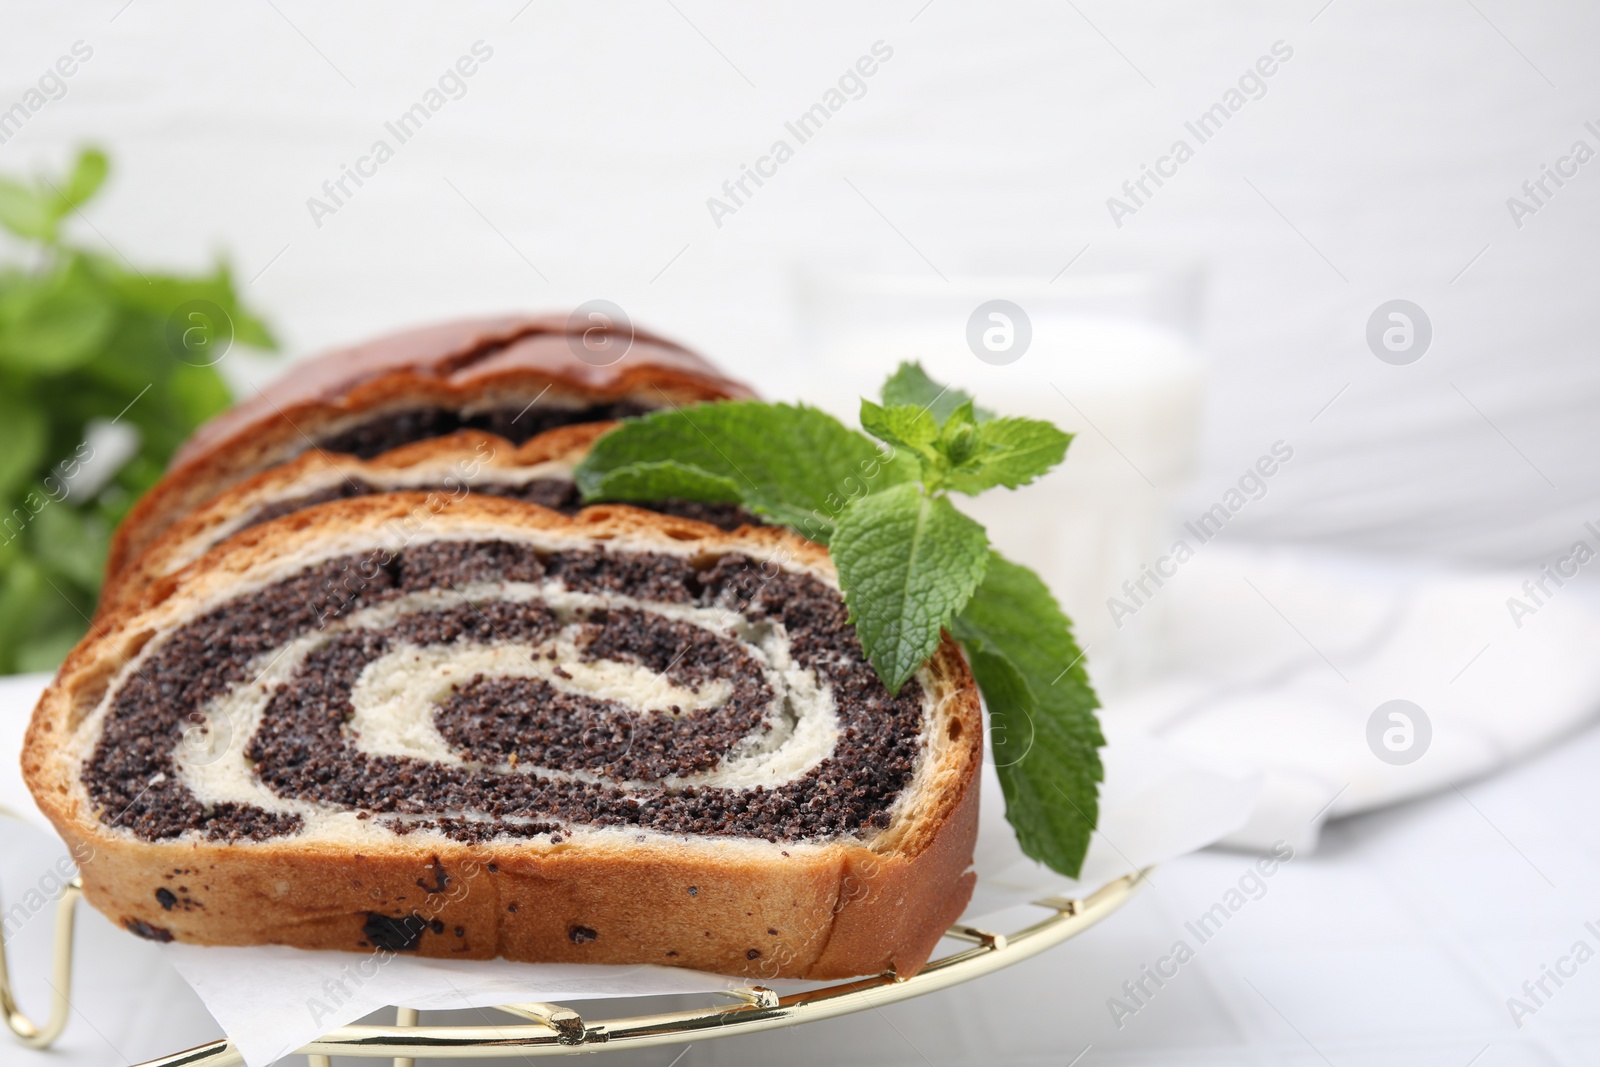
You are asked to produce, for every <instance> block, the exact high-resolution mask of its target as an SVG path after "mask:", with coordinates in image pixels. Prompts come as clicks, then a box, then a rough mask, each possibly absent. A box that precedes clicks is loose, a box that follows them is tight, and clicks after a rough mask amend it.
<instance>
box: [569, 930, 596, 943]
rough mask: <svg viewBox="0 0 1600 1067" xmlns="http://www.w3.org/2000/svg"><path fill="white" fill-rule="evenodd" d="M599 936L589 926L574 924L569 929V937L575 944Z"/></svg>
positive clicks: (586, 941)
mask: <svg viewBox="0 0 1600 1067" xmlns="http://www.w3.org/2000/svg"><path fill="white" fill-rule="evenodd" d="M599 936H600V935H599V934H597V933H595V932H594V931H593V930H591V929H589V928H588V927H587V926H573V927H569V928H568V929H567V937H568V939H569V940H571V941H572V943H573V944H574V945H582V944H586V943H588V942H590V941H593V940H594V939H595V938H597V937H599Z"/></svg>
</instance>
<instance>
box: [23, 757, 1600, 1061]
mask: <svg viewBox="0 0 1600 1067" xmlns="http://www.w3.org/2000/svg"><path fill="white" fill-rule="evenodd" d="M1597 762H1600V728H1595V729H1590V730H1587V731H1585V732H1584V733H1582V734H1580V735H1578V736H1576V737H1573V738H1571V739H1568V740H1566V741H1564V742H1562V743H1560V744H1558V745H1557V746H1555V747H1554V748H1553V749H1552V750H1550V751H1547V752H1545V753H1543V754H1541V755H1539V756H1537V757H1535V758H1533V759H1532V760H1529V761H1527V762H1526V763H1524V764H1522V765H1520V766H1518V767H1516V768H1513V769H1512V770H1510V771H1508V772H1506V773H1504V774H1502V775H1499V776H1497V777H1494V778H1492V779H1489V780H1485V781H1481V782H1476V783H1465V784H1463V785H1462V786H1461V789H1460V791H1459V792H1457V791H1456V790H1454V789H1451V790H1447V791H1446V792H1444V793H1442V794H1439V795H1436V796H1433V797H1431V798H1426V799H1423V800H1421V801H1417V802H1415V803H1411V804H1407V805H1403V806H1401V807H1397V808H1392V809H1389V810H1386V811H1381V812H1377V813H1374V814H1370V815H1366V816H1360V817H1357V818H1355V819H1352V820H1348V821H1344V822H1340V823H1335V824H1333V825H1332V826H1330V827H1329V828H1328V829H1327V830H1326V832H1325V834H1324V837H1323V843H1322V846H1321V848H1320V849H1319V851H1318V852H1317V854H1316V855H1314V856H1304V857H1299V858H1296V859H1295V860H1293V861H1291V862H1289V863H1288V864H1286V865H1285V866H1283V867H1282V868H1281V869H1280V870H1278V872H1277V873H1276V874H1275V875H1274V876H1273V877H1272V878H1271V879H1269V880H1267V882H1266V887H1267V888H1266V892H1265V893H1264V894H1263V895H1261V896H1260V898H1259V899H1256V900H1251V901H1250V902H1249V903H1247V904H1246V905H1245V906H1244V907H1242V908H1240V909H1239V910H1238V911H1237V913H1236V914H1235V915H1234V916H1233V917H1232V918H1231V919H1229V921H1228V922H1227V923H1226V924H1225V925H1224V926H1223V928H1222V929H1221V930H1220V931H1219V932H1217V933H1216V934H1215V935H1214V936H1213V937H1212V938H1211V939H1210V940H1209V941H1207V942H1206V943H1204V944H1201V943H1199V941H1198V940H1197V939H1196V938H1194V937H1193V935H1192V934H1190V933H1188V932H1187V931H1186V930H1185V928H1184V924H1185V923H1186V922H1188V921H1192V920H1194V919H1196V918H1197V917H1198V916H1199V915H1200V914H1201V913H1202V912H1205V911H1206V910H1207V909H1209V908H1210V907H1211V906H1212V905H1213V904H1215V903H1217V902H1218V901H1219V900H1221V898H1222V896H1223V894H1224V893H1225V891H1226V890H1227V889H1228V888H1229V887H1230V886H1231V885H1233V884H1235V883H1236V882H1237V881H1238V879H1239V878H1240V877H1241V876H1242V875H1244V874H1245V873H1246V872H1247V870H1248V869H1250V867H1251V866H1252V864H1253V863H1254V857H1252V856H1247V855H1243V854H1238V853H1229V852H1222V851H1208V852H1205V853H1201V854H1198V855H1193V856H1189V857H1186V858H1184V859H1182V860H1178V861H1175V862H1173V863H1170V864H1168V865H1166V866H1165V867H1163V868H1161V869H1160V870H1159V871H1158V872H1157V873H1156V875H1155V878H1154V882H1153V884H1152V885H1150V886H1149V887H1148V888H1147V889H1146V890H1145V891H1144V892H1143V893H1142V894H1141V895H1140V896H1138V897H1137V898H1136V899H1135V900H1134V901H1133V902H1132V903H1130V904H1129V905H1128V906H1127V907H1126V908H1125V909H1124V910H1123V911H1122V912H1121V913H1119V914H1117V915H1115V916H1113V917H1112V918H1111V919H1109V920H1108V921H1107V922H1105V923H1104V924H1102V925H1101V926H1099V927H1097V928H1095V929H1093V930H1091V931H1089V932H1088V933H1086V934H1084V935H1083V936H1082V937H1080V938H1079V939H1077V940H1075V941H1072V942H1068V943H1067V944H1065V945H1063V946H1061V947H1060V948H1058V949H1055V950H1053V951H1051V952H1049V953H1046V954H1045V955H1043V956H1041V957H1037V958H1035V959H1033V960H1030V961H1028V962H1026V963H1022V964H1019V965H1018V966H1016V967H1014V968H1012V969H1010V970H1007V971H1004V972H1001V973H999V974H996V975H993V976H990V977H989V978H986V979H983V980H981V981H978V982H974V983H972V984H971V985H968V986H965V987H962V988H958V989H954V990H949V991H946V992H943V993H939V994H934V995H931V996H928V997H925V998H923V999H921V1000H917V1001H912V1002H908V1003H904V1004H900V1005H896V1006H893V1007H890V1008H887V1009H884V1010H882V1011H879V1012H869V1013H866V1014H863V1015H858V1016H854V1017H847V1018H842V1019H837V1020H832V1021H829V1022H824V1023H817V1024H814V1025H810V1026H806V1027H800V1028H794V1029H790V1030H787V1031H780V1032H777V1033H774V1034H767V1035H761V1036H756V1037H748V1038H732V1039H727V1040H723V1041H713V1042H706V1043H702V1044H699V1045H696V1046H693V1047H691V1048H690V1049H689V1050H688V1051H687V1052H686V1054H684V1055H683V1058H682V1059H681V1060H678V1061H676V1062H677V1063H678V1065H679V1067H689V1065H693V1064H723V1063H726V1064H744V1063H750V1062H761V1063H763V1064H791V1063H792V1064H797V1065H798V1064H804V1065H806V1067H815V1065H816V1064H817V1063H818V1062H826V1063H873V1064H880V1063H881V1064H907V1065H916V1064H921V1063H930V1064H944V1063H977V1062H985V1063H1020V1064H1040V1065H1044V1064H1051V1065H1055V1067H1063V1065H1066V1064H1072V1063H1076V1064H1078V1065H1080V1067H1095V1065H1098V1064H1140V1065H1144V1064H1150V1065H1156V1064H1159V1065H1163V1067H1171V1065H1185V1064H1323V1063H1331V1064H1339V1065H1346V1064H1365V1065H1379V1064H1396V1065H1399V1064H1405V1065H1416V1064H1440V1065H1456V1067H1465V1065H1467V1064H1469V1063H1470V1064H1473V1065H1474V1067H1498V1065H1505V1064H1571V1065H1577V1064H1587V1063H1594V1062H1597V1061H1600V962H1595V961H1590V962H1589V963H1588V964H1587V965H1585V966H1581V967H1579V968H1578V971H1577V974H1576V976H1575V977H1573V978H1570V979H1567V980H1566V982H1565V985H1564V987H1562V988H1560V989H1559V990H1556V989H1555V986H1554V985H1553V984H1551V985H1550V986H1549V988H1550V989H1552V990H1555V994H1556V995H1555V996H1553V997H1552V998H1550V999H1549V1000H1548V1001H1547V1003H1546V1005H1545V1006H1543V1007H1541V1008H1540V1009H1539V1010H1538V1011H1537V1013H1536V1014H1534V1015H1533V1016H1531V1017H1529V1018H1528V1019H1526V1020H1525V1023H1526V1025H1525V1026H1524V1027H1523V1028H1522V1029H1521V1030H1519V1029H1518V1028H1517V1027H1516V1026H1515V1025H1514V1024H1513V1022H1512V1019H1511V1015H1510V1013H1509V1011H1508V1009H1507V1004H1506V1000H1507V998H1508V997H1510V996H1512V995H1514V994H1518V993H1519V991H1520V987H1521V985H1522V983H1523V982H1524V981H1525V980H1528V979H1537V978H1538V977H1539V976H1540V968H1541V965H1544V964H1552V965H1553V964H1555V963H1556V961H1557V959H1558V957H1561V956H1563V955H1564V954H1566V953H1567V952H1569V951H1570V950H1571V947H1572V945H1573V943H1574V942H1575V941H1577V940H1579V939H1583V940H1586V941H1587V942H1588V943H1589V944H1590V945H1591V947H1595V948H1600V938H1597V937H1596V936H1594V935H1593V934H1590V933H1589V932H1588V931H1586V930H1585V929H1584V923H1585V922H1586V921H1588V920H1596V921H1597V926H1600V893H1597V892H1596V890H1597V889H1600V825H1596V823H1595V821H1594V820H1593V819H1592V818H1590V813H1592V812H1594V811H1595V810H1596V808H1597V807H1600V803H1597V802H1600V781H1597V779H1596V775H1595V774H1594V771H1593V768H1594V766H1595V765H1596V763H1597ZM61 854H62V850H61V846H60V845H59V844H58V843H56V842H54V841H52V840H51V839H49V838H47V837H46V836H45V835H44V834H42V833H40V832H39V831H37V830H34V829H32V828H28V827H24V826H21V825H11V824H6V825H4V826H0V857H3V860H0V885H3V887H4V893H5V902H6V905H7V906H8V907H11V906H15V905H16V904H17V903H18V902H19V901H21V900H23V896H24V894H25V892H26V891H27V890H28V889H29V888H31V887H33V886H35V885H36V884H38V882H39V880H40V878H41V876H42V875H43V874H44V873H45V872H46V870H47V869H48V868H49V867H50V866H51V865H52V864H53V863H54V862H55V860H56V859H57V858H58V857H59V856H60V855H61ZM49 914H50V912H49V911H46V912H42V913H40V914H39V915H36V916H34V917H33V918H32V919H30V920H28V921H27V922H25V923H24V924H23V926H22V927H21V929H20V930H18V931H17V932H16V933H15V934H14V935H13V936H12V938H11V939H10V942H9V944H8V949H9V951H10V952H11V955H12V969H13V973H14V974H15V975H16V979H17V985H18V987H19V990H20V994H21V997H22V1000H23V1004H24V1007H25V1008H28V1009H32V1010H33V1011H35V1012H39V1013H42V1011H43V1009H44V1008H45V1006H46V997H47V996H48V987H47V986H46V984H45V981H44V977H43V976H44V973H45V969H46V965H47V962H48V947H49V941H50V926H51V924H50V921H49V919H48V915H49ZM80 932H81V936H80V941H79V947H78V957H77V959H78V967H79V973H78V978H77V981H76V985H75V993H76V996H75V1009H76V1010H75V1014H74V1017H73V1019H72V1021H71V1024H70V1025H69V1026H68V1028H67V1031H66V1033H65V1035H63V1037H62V1038H61V1040H60V1042H59V1043H58V1045H57V1047H56V1049H55V1050H54V1051H52V1052H50V1053H48V1054H45V1053H36V1052H30V1051H26V1050H23V1049H21V1048H20V1047H13V1046H8V1045H6V1044H5V1042H4V1039H0V1063H3V1064H6V1065H7V1067H11V1065H16V1067H47V1065H48V1067H101V1065H116V1064H124V1063H134V1062H140V1061H143V1060H147V1059H150V1058H153V1057H155V1056H158V1055H161V1054H164V1053H168V1052H172V1051H175V1050H178V1049H182V1048H187V1047H190V1046H193V1045H195V1044H199V1043H200V1042H202V1041H204V1040H207V1039H209V1038H212V1037H214V1036H216V1034H217V1033H218V1031H217V1029H216V1026H215V1024H214V1023H213V1022H212V1021H211V1020H210V1018H209V1017H208V1016H207V1015H206V1013H205V1010H204V1009H203V1008H202V1007H201V1006H200V1004H199V1002H198V1001H197V1000H196V998H195V997H194V995H193V994H192V993H191V992H190V991H189V990H188V988H187V987H186V986H185V985H184V984H183V982H182V980H181V979H180V978H179V977H178V976H177V974H176V973H175V972H173V970H172V969H171V968H170V967H169V966H168V965H167V964H166V962H165V961H164V959H163V958H162V955H161V952H160V950H159V949H158V948H157V947H156V946H154V945H151V944H148V943H146V942H143V941H139V940H137V939H136V938H133V937H130V936H128V935H126V934H124V933H122V932H121V931H119V930H117V929H115V928H114V927H112V926H111V924H110V923H108V922H107V921H106V920H105V919H104V918H102V917H101V916H100V915H99V914H97V913H95V912H94V911H93V910H92V909H88V908H85V909H83V911H82V913H81V917H80ZM1179 938H1183V939H1185V940H1186V941H1188V942H1189V944H1190V946H1191V947H1192V948H1194V949H1195V956H1194V959H1193V960H1192V961H1190V962H1189V963H1188V964H1186V965H1185V966H1183V967H1182V968H1181V969H1180V970H1179V972H1178V975H1177V977H1175V978H1173V979H1172V980H1170V981H1168V982H1167V983H1166V985H1165V986H1164V987H1163V988H1162V989H1160V990H1159V991H1158V992H1157V993H1156V994H1155V996H1154V997H1152V998H1151V999H1150V1001H1149V1003H1148V1004H1147V1005H1146V1006H1145V1007H1143V1008H1142V1009H1141V1010H1139V1011H1138V1013H1137V1014H1136V1015H1134V1016H1133V1017H1131V1018H1128V1019H1125V1020H1124V1024H1125V1025H1124V1026H1123V1027H1122V1028H1121V1029H1118V1027H1117V1026H1116V1025H1115V1024H1114V1022H1113V1021H1112V1017H1111V1013H1110V1011H1109V1009H1108V1006H1107V1001H1108V999H1109V998H1110V997H1112V996H1121V995H1122V994H1121V988H1120V987H1121V985H1122V983H1123V981H1124V980H1127V979H1134V978H1137V977H1138V976H1139V971H1140V967H1141V965H1143V964H1154V963H1155V962H1156V960H1157V959H1158V958H1159V957H1161V956H1163V955H1165V954H1166V953H1167V952H1168V951H1169V950H1170V949H1171V947H1172V945H1173V943H1174V941H1175V940H1177V939H1179ZM1569 969H1570V967H1569ZM426 1018H430V1017H428V1016H425V1019H426ZM680 1051H681V1050H680ZM674 1055H677V1052H676V1051H672V1050H665V1049H650V1050H643V1051H641V1052H638V1053H631V1054H612V1055H611V1056H610V1060H613V1061H615V1062H619V1063H641V1064H660V1065H663V1067H665V1065H666V1064H668V1063H669V1062H672V1057H673V1056H674ZM1074 1057H1081V1058H1079V1059H1076V1060H1074ZM1474 1057H1476V1059H1475V1058H1474ZM285 1062H290V1063H297V1064H298V1063H299V1062H302V1061H299V1060H294V1059H291V1060H289V1061H285ZM352 1062H353V1061H352ZM590 1062H594V1061H590Z"/></svg>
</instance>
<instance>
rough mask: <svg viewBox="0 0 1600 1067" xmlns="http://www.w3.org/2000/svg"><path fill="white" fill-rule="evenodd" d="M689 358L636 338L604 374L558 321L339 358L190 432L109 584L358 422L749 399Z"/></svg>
mask: <svg viewBox="0 0 1600 1067" xmlns="http://www.w3.org/2000/svg"><path fill="white" fill-rule="evenodd" d="M753 395H754V394H753V393H752V392H751V391H750V389H749V388H748V387H746V386H744V385H742V384H740V383H739V382H735V381H733V380H731V379H729V378H725V377H723V376H722V375H721V374H720V373H718V372H717V370H716V369H715V368H714V367H712V366H711V364H710V363H708V362H706V361H705V360H704V359H702V358H700V357H699V356H697V355H695V354H694V353H693V352H690V351H689V350H687V349H685V348H683V347H681V346H679V345H677V344H674V343H673V342H671V341H667V340H664V339H662V338H659V337H656V336H654V335H652V334H648V333H645V332H643V331H637V330H636V331H635V332H634V335H633V342H632V344H631V346H630V347H629V349H628V351H627V354H626V355H625V356H623V357H622V358H621V359H620V360H619V361H618V362H616V363H614V364H610V365H608V366H595V365H592V364H590V363H587V362H585V361H584V360H581V359H579V358H578V356H577V355H576V354H575V353H574V351H573V347H572V345H570V344H569V343H568V335H567V319H566V317H565V316H559V315H549V316H535V317H505V318H498V319H481V320H469V321H462V322H451V323H444V324H441V325H435V326H428V327H423V328H420V329H414V330H408V331H405V332H403V333H399V334H394V335H391V336H388V337H384V338H380V339H378V340H376V341H371V342H367V343H365V344H361V345H356V346H353V347H350V348H345V349H340V350H337V351H333V352H329V353H326V354H324V355H321V356H318V357H316V358H314V359H310V360H306V361H303V362H301V363H298V364H296V365H295V367H294V370H293V372H292V373H290V374H285V375H284V376H283V377H282V378H280V379H279V380H278V381H277V382H275V383H273V384H272V385H271V386H268V387H267V388H266V389H264V390H261V391H260V392H259V393H258V394H257V395H256V396H255V397H252V398H250V399H248V400H245V401H244V402H242V403H240V404H238V405H236V406H234V407H233V408H230V409H229V410H227V411H225V412H223V413H222V414H221V415H218V416H217V417H216V418H214V419H212V420H211V421H210V422H208V423H206V424H205V425H204V426H202V427H200V429H198V430H197V431H195V433H194V435H193V436H192V437H190V439H189V440H188V441H187V442H186V443H185V444H184V446H183V447H182V448H181V449H179V451H178V453H177V455H176V456H174V457H173V461H172V465H171V467H170V468H169V469H168V471H167V473H166V475H165V476H164V477H163V478H162V479H161V481H159V482H157V483H156V485H155V486H153V487H152V488H151V489H150V491H149V492H147V493H146V494H145V495H144V497H143V498H141V499H140V501H139V502H138V503H137V504H136V505H135V506H134V507H133V509H132V510H131V511H130V512H129V513H128V515H127V517H126V518H125V519H124V520H123V522H122V524H121V526H119V527H118V529H117V531H116V533H115V534H114V535H113V537H112V542H111V549H110V552H109V553H108V555H107V559H106V574H107V576H108V577H110V576H114V575H115V574H117V572H119V571H120V570H121V569H122V568H123V567H125V566H127V565H128V564H129V563H131V562H132V561H133V560H134V559H135V558H136V557H137V556H138V555H139V553H140V552H142V551H143V550H144V549H145V547H146V546H147V545H149V544H150V542H151V541H153V540H154V539H155V538H156V537H157V536H158V535H159V534H160V533H161V532H162V531H163V530H165V529H166V528H167V527H169V526H170V525H172V523H173V522H175V521H176V520H177V519H178V518H179V517H180V516H182V515H184V514H186V513H187V512H189V511H191V510H193V509H194V508H195V507H197V506H199V505H200V504H202V503H204V502H205V501H206V500H209V499H210V498H211V497H212V496H214V495H215V494H216V493H218V492H219V491H221V490H222V489H224V488H226V487H227V486H230V485H233V484H235V483H237V482H239V481H240V480H242V479H244V478H247V477H249V476H250V475H251V474H253V473H255V472H257V471H260V470H263V469H265V468H267V467H270V466H273V465H275V464H277V463H281V462H284V461H285V460H287V459H290V458H292V457H293V456H295V455H297V454H299V453H301V452H303V451H304V450H305V449H306V448H307V446H308V444H309V442H310V441H311V440H313V439H315V438H316V437H317V436H318V435H320V434H323V433H326V432H329V431H330V430H331V429H333V428H335V427H338V426H340V425H342V424H346V423H348V422H350V420H351V419H352V418H353V417H356V416H359V415H362V414H375V413H380V412H384V411H390V410H400V409H405V408H415V407H422V406H438V407H443V408H448V409H456V410H460V409H463V408H467V407H472V406H483V405H489V404H493V403H496V402H501V403H510V402H521V401H523V400H531V399H533V398H535V397H537V398H539V402H540V403H545V404H568V405H588V404H603V403H609V402H620V401H633V402H637V403H641V404H644V405H646V406H650V407H663V406H670V405H674V404H690V403H697V402H699V401H705V400H721V399H728V398H737V397H749V396H753Z"/></svg>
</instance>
